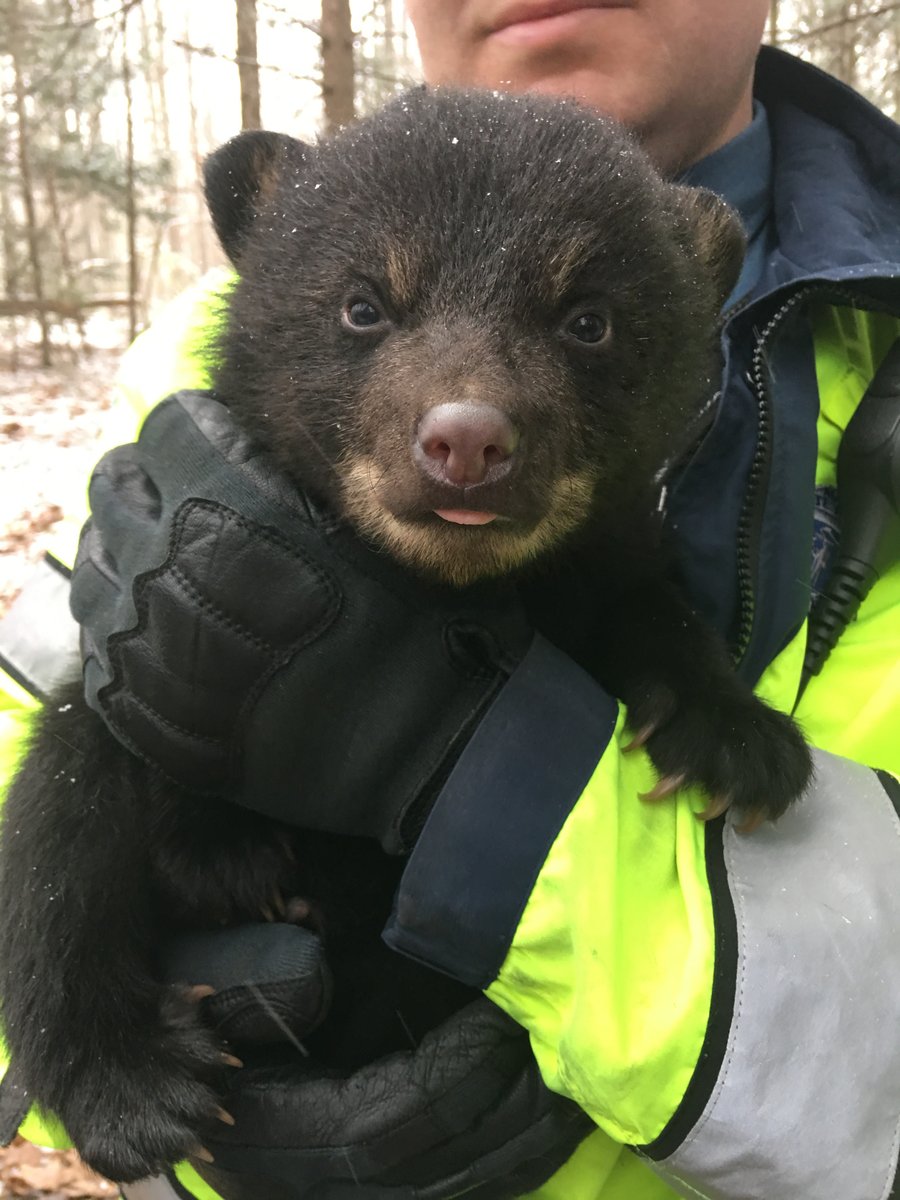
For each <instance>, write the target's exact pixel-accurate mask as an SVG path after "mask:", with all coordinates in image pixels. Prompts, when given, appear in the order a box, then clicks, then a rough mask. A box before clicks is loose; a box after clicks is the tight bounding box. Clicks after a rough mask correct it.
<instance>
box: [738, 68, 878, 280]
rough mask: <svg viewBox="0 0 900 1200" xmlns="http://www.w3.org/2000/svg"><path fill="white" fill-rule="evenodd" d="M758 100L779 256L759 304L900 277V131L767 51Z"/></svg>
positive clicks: (814, 74) (814, 72)
mask: <svg viewBox="0 0 900 1200" xmlns="http://www.w3.org/2000/svg"><path fill="white" fill-rule="evenodd" d="M755 93H756V95H757V96H758V98H759V99H760V100H761V101H762V102H763V104H765V106H766V109H767V111H768V114H769V120H770V124H771V130H772V142H773V154H774V164H775V166H774V180H775V188H774V197H773V215H774V221H775V228H776V234H777V236H776V243H777V246H778V250H777V252H776V253H775V254H774V255H773V257H772V260H771V261H770V263H769V265H768V268H767V270H766V272H765V274H764V277H763V278H762V279H761V280H760V283H759V286H758V288H757V296H760V297H761V296H762V295H763V294H765V293H771V292H772V291H775V290H777V289H779V288H780V287H782V286H784V285H785V284H790V283H797V282H801V281H808V280H813V279H821V280H824V281H833V282H835V281H842V282H843V281H846V282H852V281H855V280H862V279H864V278H876V277H882V278H883V277H892V276H894V277H896V276H898V275H900V222H898V219H897V216H898V213H900V127H898V126H897V125H896V124H895V123H894V122H893V121H891V120H890V119H889V118H888V117H886V116H884V114H883V113H881V112H879V110H878V109H877V108H875V107H874V105H872V104H870V103H869V102H868V101H867V100H864V99H863V98H862V97H861V96H860V95H858V93H856V92H854V91H853V90H852V89H851V88H849V87H847V86H846V85H845V84H843V83H841V82H839V81H838V80H836V79H834V78H832V77H831V76H830V75H826V74H825V73H824V72H823V71H820V70H818V68H816V67H813V66H811V65H810V64H809V63H805V62H802V61H801V60H800V59H797V58H794V57H793V56H792V55H789V54H785V53H784V52H783V51H780V50H774V49H772V48H771V47H763V49H762V50H761V51H760V55H759V59H758V62H757V73H756V86H755Z"/></svg>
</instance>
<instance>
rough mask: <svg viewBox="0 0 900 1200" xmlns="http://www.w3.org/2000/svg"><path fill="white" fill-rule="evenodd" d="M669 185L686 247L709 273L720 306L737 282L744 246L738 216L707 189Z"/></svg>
mask: <svg viewBox="0 0 900 1200" xmlns="http://www.w3.org/2000/svg"><path fill="white" fill-rule="evenodd" d="M671 188H672V193H673V198H674V200H675V211H676V214H677V217H678V223H679V226H680V229H681V234H682V239H683V242H684V246H685V249H686V250H687V251H688V253H689V254H693V255H695V256H696V257H697V259H698V260H699V261H700V263H701V265H702V266H703V267H705V268H706V270H707V271H708V272H709V274H710V276H711V277H712V280H713V286H714V287H715V288H716V290H717V292H718V296H719V306H720V307H721V306H722V305H723V304H724V303H725V301H726V300H727V298H728V297H729V296H730V295H731V292H732V289H733V288H734V286H735V284H736V283H737V281H738V277H739V276H740V273H741V266H742V265H743V262H744V253H745V251H746V249H747V239H746V237H745V235H744V227H743V225H742V224H741V219H740V217H739V216H738V215H737V213H736V212H735V211H734V209H733V208H731V207H730V206H729V205H727V204H726V203H725V201H724V200H722V199H720V198H719V197H718V196H717V195H716V194H715V192H710V191H707V189H706V188H694V187H685V186H683V185H681V184H672V185H671Z"/></svg>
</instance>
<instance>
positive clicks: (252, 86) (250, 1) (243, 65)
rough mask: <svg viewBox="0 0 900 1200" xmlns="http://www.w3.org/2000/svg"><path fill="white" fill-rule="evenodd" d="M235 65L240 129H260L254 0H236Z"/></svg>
mask: <svg viewBox="0 0 900 1200" xmlns="http://www.w3.org/2000/svg"><path fill="white" fill-rule="evenodd" d="M237 64H238V74H239V76H240V80H241V129H262V120H261V119H260V108H259V59H258V58H257V50H256V0H237Z"/></svg>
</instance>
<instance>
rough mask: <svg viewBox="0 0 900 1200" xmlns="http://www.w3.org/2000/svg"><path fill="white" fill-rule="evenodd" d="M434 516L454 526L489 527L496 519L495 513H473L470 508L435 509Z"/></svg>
mask: <svg viewBox="0 0 900 1200" xmlns="http://www.w3.org/2000/svg"><path fill="white" fill-rule="evenodd" d="M434 514H435V516H436V517H441V518H442V519H443V520H444V521H451V522H452V523H453V524H454V525H490V523H491V521H495V520H496V519H497V514H496V513H490V512H474V511H473V510H472V509H471V508H436V509H435V510H434Z"/></svg>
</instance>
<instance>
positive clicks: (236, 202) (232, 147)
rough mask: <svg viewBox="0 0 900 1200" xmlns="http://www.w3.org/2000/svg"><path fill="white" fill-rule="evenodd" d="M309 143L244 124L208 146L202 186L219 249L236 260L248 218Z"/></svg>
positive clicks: (306, 151)
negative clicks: (224, 139)
mask: <svg viewBox="0 0 900 1200" xmlns="http://www.w3.org/2000/svg"><path fill="white" fill-rule="evenodd" d="M310 152H311V151H310V148H309V147H308V146H306V145H304V143H303V142H298V141H297V139H296V138H292V137H288V136H287V134H284V133H267V132H266V131H264V130H250V131H248V132H246V133H239V134H238V135H237V137H233V138H232V139H231V141H229V142H226V143H225V145H224V146H220V147H219V149H218V150H216V151H214V152H213V153H212V154H211V155H210V156H209V158H208V159H207V160H206V162H205V163H204V164H203V191H204V195H205V196H206V203H207V206H208V208H209V213H210V216H211V217H212V222H213V225H214V226H215V230H216V233H217V234H218V237H219V241H220V242H221V243H222V249H223V250H224V251H225V253H226V254H227V255H228V257H229V258H230V259H231V261H232V262H233V263H234V265H235V266H238V265H239V260H240V257H241V253H242V251H243V248H244V243H245V241H246V239H247V234H248V233H249V231H250V228H251V226H252V224H253V221H254V218H255V217H256V216H257V214H258V213H259V211H260V209H261V208H263V207H264V206H265V204H266V202H267V201H269V200H271V199H272V197H273V196H274V195H275V191H276V189H277V187H278V182H279V180H280V179H281V178H282V177H283V176H284V175H285V174H286V173H287V171H289V170H291V169H292V168H296V167H297V166H298V165H299V164H300V163H302V162H303V159H304V156H305V155H306V154H309V153H310Z"/></svg>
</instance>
